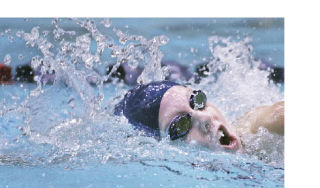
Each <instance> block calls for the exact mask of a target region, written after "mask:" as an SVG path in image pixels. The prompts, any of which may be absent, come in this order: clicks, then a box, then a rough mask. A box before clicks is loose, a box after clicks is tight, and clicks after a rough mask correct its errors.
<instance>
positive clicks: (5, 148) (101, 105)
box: [0, 18, 284, 187]
mask: <svg viewBox="0 0 320 188" xmlns="http://www.w3.org/2000/svg"><path fill="white" fill-rule="evenodd" d="M93 21H94V24H95V25H96V26H97V29H98V30H99V31H100V32H101V33H102V34H103V35H104V36H107V37H108V38H109V39H110V40H111V41H113V42H114V44H116V45H119V48H122V47H126V45H127V43H124V44H123V43H121V41H119V40H118V37H117V35H116V34H115V31H114V30H113V29H114V28H117V29H120V30H121V31H123V32H124V33H127V34H128V35H140V36H143V37H145V38H146V39H147V40H151V39H152V38H153V37H155V36H159V35H165V36H167V37H168V38H169V42H168V43H167V44H165V45H163V46H160V47H159V49H158V48H157V49H156V50H160V51H161V52H162V54H163V57H162V60H175V61H178V62H180V63H182V64H185V65H188V66H189V70H190V71H193V69H194V67H195V66H196V65H197V64H199V63H202V62H209V61H211V60H212V59H213V58H215V59H217V58H218V57H219V58H220V59H223V58H224V57H225V53H224V52H221V51H216V52H215V53H212V52H211V51H210V44H209V42H208V38H209V37H212V36H219V37H221V38H223V39H222V40H224V39H226V38H227V37H230V38H231V39H230V40H231V41H229V42H230V43H229V42H226V43H225V44H221V46H223V47H228V49H229V48H230V49H233V51H236V50H237V49H239V50H240V52H239V54H244V55H243V58H242V56H240V55H239V54H233V53H229V54H228V55H229V56H230V59H228V58H226V59H225V61H224V62H223V63H224V64H223V65H226V67H227V68H228V69H227V71H226V72H223V73H221V74H220V77H219V79H218V80H217V81H214V82H213V78H212V79H211V78H208V79H207V80H204V81H202V82H201V83H200V84H199V85H196V84H194V85H192V86H193V87H200V88H203V89H204V90H205V91H207V93H208V94H209V95H210V96H209V97H208V98H209V99H210V100H211V101H214V104H215V105H216V106H218V107H219V109H221V111H222V112H224V114H226V116H227V118H228V119H229V120H230V121H232V120H235V119H236V118H237V117H239V116H241V115H243V113H245V112H246V111H247V110H250V109H251V108H253V107H255V106H259V105H265V104H272V103H273V102H276V101H279V100H283V90H284V84H282V85H276V84H273V83H270V82H268V80H267V75H268V73H267V72H264V71H258V70H256V69H254V68H250V66H247V65H250V64H251V63H253V64H255V63H258V62H254V61H253V60H252V59H256V60H261V61H264V62H267V63H270V64H274V65H276V66H278V67H284V52H283V51H284V19H282V18H260V19H246V18H237V19H231V18H219V19H215V18H196V19H192V18H183V19H179V18H166V19H164V18H161V19H155V18H153V19H148V18H143V19H129V18H114V19H110V20H107V21H106V22H110V21H111V22H110V23H111V26H110V27H105V26H103V24H101V21H105V19H93ZM35 26H39V31H40V34H42V36H44V38H45V39H47V40H48V41H50V42H51V43H52V44H53V45H54V46H55V47H57V48H52V49H51V50H52V52H53V54H54V57H55V58H57V57H58V55H57V54H58V52H57V51H58V48H59V47H60V42H61V40H60V39H59V40H55V39H54V37H53V34H52V31H53V30H54V25H53V24H52V19H22V18H21V19H0V42H1V45H0V61H1V62H4V59H5V57H8V55H9V56H10V57H11V60H10V61H6V63H7V64H9V65H11V66H12V67H13V69H14V68H15V67H16V66H17V65H19V64H23V63H25V62H28V61H30V60H31V59H32V57H35V56H39V57H43V56H44V55H43V54H42V53H41V52H40V50H39V49H38V48H37V47H30V46H29V45H26V40H25V39H23V38H21V37H18V36H17V35H19V34H17V32H18V33H19V31H24V32H26V33H30V32H31V30H32V28H34V27H35ZM59 26H60V27H61V28H63V29H64V30H65V31H75V32H76V35H75V36H70V35H68V34H64V35H63V37H62V38H64V39H65V40H66V41H69V42H74V41H75V37H77V36H81V35H84V34H86V33H89V32H88V31H87V30H86V29H84V28H82V27H80V26H79V25H77V24H76V23H75V21H74V20H70V19H59ZM46 32H48V34H46ZM246 37H249V38H250V39H251V42H249V45H252V49H253V50H252V51H248V50H247V47H248V45H247V43H246V42H243V40H244V39H245V38H246ZM220 43H223V42H221V41H220ZM220 43H219V44H220ZM219 44H217V45H216V46H217V47H216V46H213V47H214V48H215V49H216V50H217V49H218V48H219ZM123 49H124V48H123ZM135 50H136V52H137V53H138V52H140V51H139V49H135ZM96 51H97V42H96V41H94V40H92V41H91V43H90V53H92V54H95V52H96ZM156 52H159V51H156ZM247 52H248V54H246V53H247ZM142 55H143V57H146V59H147V60H146V62H144V63H142V64H143V65H145V66H146V65H147V63H149V62H148V58H149V56H148V54H142ZM238 57H239V58H238ZM68 58H69V56H68ZM241 58H242V59H241ZM250 58H251V59H250ZM239 59H240V60H241V61H240V60H239ZM248 59H249V60H248ZM56 60H57V59H55V61H53V63H57V62H59V61H56ZM238 60H239V62H242V61H243V64H241V63H240V65H239V64H237V63H235V62H234V61H238ZM115 62H116V60H115V58H112V57H111V55H110V51H108V50H105V51H104V52H103V53H102V54H101V56H100V61H99V62H98V63H97V65H95V66H96V67H95V68H96V69H98V68H100V69H101V67H103V66H105V65H109V64H112V63H115ZM99 63H100V64H99ZM79 64H80V63H79ZM53 65H54V66H55V68H57V69H58V68H61V70H60V69H59V70H58V71H60V73H61V75H60V76H58V77H59V79H60V80H59V81H57V82H56V83H55V84H53V85H38V86H37V85H36V84H30V83H16V84H13V85H1V86H0V187H151V186H153V187H283V186H284V165H283V138H282V139H281V138H280V139H279V138H278V137H274V136H273V135H270V134H269V133H265V132H261V133H260V134H261V135H262V136H265V138H264V139H261V138H259V137H255V136H251V137H250V139H252V140H253V141H252V140H249V141H252V142H254V147H256V148H258V149H259V152H258V153H256V154H253V155H251V151H249V152H247V153H245V154H244V153H235V154H233V153H226V152H223V151H210V150H208V149H206V148H202V147H200V146H188V145H186V144H184V143H180V142H177V143H176V142H175V143H171V142H169V141H167V140H163V141H161V142H158V141H156V140H155V139H153V138H148V137H144V136H140V135H139V132H138V131H136V130H134V129H132V127H131V125H130V124H128V123H127V121H126V120H125V118H121V117H113V115H112V113H111V111H112V107H113V106H114V104H115V103H116V101H117V98H116V99H114V98H115V97H116V96H121V94H123V93H125V91H127V89H129V88H130V87H129V86H125V85H122V84H117V83H109V84H104V85H102V86H101V87H93V86H90V85H89V84H87V83H86V82H85V81H84V80H85V79H83V78H84V77H83V75H89V74H91V73H92V72H91V70H90V69H89V68H86V67H85V66H84V67H82V66H80V65H81V64H80V65H79V66H80V68H78V67H77V68H78V69H77V68H75V69H73V68H74V67H73V65H72V64H69V68H68V69H63V68H65V67H63V65H60V64H53ZM70 70H74V71H73V72H72V71H70ZM68 71H69V72H68ZM101 96H103V97H102V98H101ZM226 99H227V100H226ZM261 135H260V136H261ZM277 139H278V140H277ZM263 143H267V144H266V145H268V144H270V145H273V146H274V147H272V148H269V147H266V148H263V147H262V148H260V145H261V144H263Z"/></svg>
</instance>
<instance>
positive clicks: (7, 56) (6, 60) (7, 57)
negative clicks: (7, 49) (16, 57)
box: [3, 54, 11, 65]
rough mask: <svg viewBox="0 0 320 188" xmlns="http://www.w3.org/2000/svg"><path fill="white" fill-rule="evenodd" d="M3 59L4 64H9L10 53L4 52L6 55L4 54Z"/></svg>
mask: <svg viewBox="0 0 320 188" xmlns="http://www.w3.org/2000/svg"><path fill="white" fill-rule="evenodd" d="M3 61H4V64H5V65H9V64H10V63H11V55H10V54H6V55H5V56H4V59H3Z"/></svg>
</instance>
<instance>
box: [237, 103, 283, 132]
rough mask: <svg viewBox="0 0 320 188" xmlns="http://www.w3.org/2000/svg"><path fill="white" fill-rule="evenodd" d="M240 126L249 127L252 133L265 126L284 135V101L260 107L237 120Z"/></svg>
mask: <svg viewBox="0 0 320 188" xmlns="http://www.w3.org/2000/svg"><path fill="white" fill-rule="evenodd" d="M236 124H237V125H238V126H239V127H240V128H241V127H244V126H246V127H249V128H250V131H251V132H252V133H257V131H258V128H259V127H260V126H262V127H265V128H266V129H268V131H269V132H271V133H277V134H279V135H282V136H283V135H284V102H283V101H281V102H278V103H275V104H273V105H271V106H261V107H258V108H256V109H254V110H252V111H250V112H248V113H247V114H246V115H244V116H243V117H241V118H240V119H238V120H237V123H236Z"/></svg>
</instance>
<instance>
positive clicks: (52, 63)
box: [0, 19, 283, 176]
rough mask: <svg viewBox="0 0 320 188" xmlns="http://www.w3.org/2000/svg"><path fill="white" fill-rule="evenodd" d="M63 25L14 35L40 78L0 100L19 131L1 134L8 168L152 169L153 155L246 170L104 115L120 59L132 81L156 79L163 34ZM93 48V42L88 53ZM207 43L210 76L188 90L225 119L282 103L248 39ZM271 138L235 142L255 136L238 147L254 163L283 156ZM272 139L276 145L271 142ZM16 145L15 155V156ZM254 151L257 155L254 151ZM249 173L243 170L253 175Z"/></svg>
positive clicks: (160, 75) (236, 158) (238, 157)
mask: <svg viewBox="0 0 320 188" xmlns="http://www.w3.org/2000/svg"><path fill="white" fill-rule="evenodd" d="M70 21H72V22H73V23H75V24H76V25H77V26H78V27H80V28H81V29H82V31H81V32H79V31H67V30H65V29H63V27H61V26H60V24H59V23H60V20H59V19H54V20H53V21H52V25H53V31H48V32H43V31H41V28H40V27H38V26H37V27H34V28H32V29H31V31H19V32H17V33H16V35H17V36H19V37H21V38H23V39H24V40H25V42H26V46H28V47H31V48H37V49H38V50H39V51H40V52H41V55H39V56H36V57H34V58H33V59H32V61H31V66H32V67H33V68H34V69H39V70H40V75H39V77H38V78H37V79H36V81H37V87H36V88H32V89H30V90H28V91H30V92H29V93H27V96H26V97H25V100H23V101H19V102H17V103H16V105H12V104H8V103H6V102H3V104H4V106H5V108H0V110H1V111H0V116H1V117H5V119H6V120H8V119H10V118H11V117H12V116H14V117H15V119H16V120H14V121H13V122H11V124H10V125H12V126H15V127H16V126H18V127H19V131H17V132H14V133H12V135H14V139H15V140H14V141H13V140H12V139H10V138H4V139H3V140H4V141H3V142H1V143H4V144H3V145H1V146H0V148H1V151H2V152H3V153H6V155H1V157H0V162H1V163H10V162H8V161H10V160H11V163H13V164H17V163H19V164H22V165H40V166H41V165H48V166H50V165H63V166H68V167H74V166H82V165H85V164H88V163H90V162H98V163H103V164H104V163H109V162H119V163H121V162H123V163H125V162H128V161H144V162H145V161H149V163H146V164H147V165H153V164H152V161H154V160H156V161H162V162H163V163H166V161H171V162H172V161H174V162H175V164H184V165H187V166H189V167H190V168H194V167H196V168H202V169H206V170H207V169H213V168H214V167H213V166H215V167H216V169H219V170H221V171H231V172H234V171H237V170H234V166H236V165H238V169H239V170H240V171H241V170H244V169H246V168H247V166H242V165H241V164H242V162H244V161H246V159H244V158H243V156H242V154H232V155H230V154H228V153H224V152H220V151H217V152H215V153H214V152H212V151H210V150H206V149H204V148H200V147H199V146H195V145H191V146H187V145H186V144H184V143H181V142H174V143H172V142H169V140H167V139H164V140H162V141H160V142H158V141H156V140H155V139H154V138H149V137H145V136H143V135H141V133H140V132H139V131H136V130H134V129H133V128H132V126H131V125H130V124H128V122H127V120H126V119H125V118H124V117H114V116H113V114H112V111H113V107H114V105H115V104H116V103H117V101H119V100H120V99H121V98H120V97H119V96H123V94H124V93H125V92H126V91H127V89H128V87H127V86H124V85H123V84H121V83H120V84H118V83H117V84H116V83H111V84H104V82H105V81H107V80H108V79H109V77H110V76H111V75H112V73H113V72H114V71H116V69H117V67H119V66H120V65H121V64H122V63H128V64H129V65H130V66H131V67H132V68H136V67H138V66H139V65H140V66H143V67H144V71H143V72H142V74H141V75H140V77H139V79H138V82H139V83H148V82H150V81H156V80H163V79H164V78H165V76H166V72H167V69H166V68H161V64H160V63H161V60H162V58H163V53H162V52H161V50H160V48H161V46H163V45H166V44H167V43H168V42H169V38H168V37H166V36H164V35H160V36H154V37H152V38H151V39H147V38H146V37H144V36H139V35H130V34H128V33H126V32H124V31H121V30H120V29H118V28H116V27H113V26H112V22H111V21H110V20H105V21H103V22H102V23H95V22H94V21H92V20H89V19H72V20H70ZM99 24H102V25H103V26H104V29H105V30H106V31H107V32H109V33H111V34H110V35H106V34H103V33H104V32H106V31H105V30H104V31H103V32H102V31H101V30H99V29H98V27H97V25H99ZM83 30H84V31H83ZM113 36H115V37H113ZM50 38H53V41H51V40H49V39H50ZM92 44H95V46H96V48H94V49H92ZM209 46H210V51H211V57H207V59H210V63H209V69H210V71H209V75H208V77H207V78H205V79H202V80H201V82H200V84H194V83H191V87H194V88H199V89H203V90H205V91H206V92H207V93H208V96H209V101H214V104H215V105H216V106H218V108H219V109H221V111H222V112H223V113H224V114H225V115H226V116H227V117H228V119H229V120H231V121H234V120H235V119H236V118H237V117H239V116H241V115H243V114H244V113H245V112H246V111H248V110H250V109H252V108H253V107H256V106H259V105H265V104H272V103H273V102H276V101H278V100H282V99H283V97H282V94H281V91H280V89H279V87H278V86H276V85H274V84H273V83H272V82H269V81H268V79H267V75H268V72H266V71H262V70H259V69H258V65H259V61H256V60H255V59H254V57H253V55H252V51H253V48H252V46H251V45H250V39H249V38H245V39H242V40H234V39H232V38H225V37H219V36H212V37H210V38H209ZM102 56H108V58H107V60H106V61H102ZM111 64H114V67H113V69H112V71H111V72H110V73H109V74H108V75H105V72H102V71H99V70H101V69H105V68H106V67H107V66H109V65H111ZM101 67H102V68H101ZM48 74H54V76H55V78H54V83H53V84H52V85H48V84H47V83H46V82H43V80H44V78H45V77H46V75H48ZM244 83H245V84H244ZM262 94H263V96H262ZM10 107H12V108H10ZM9 109H10V110H9ZM13 114H19V115H13ZM8 121H9V120H8ZM1 128H2V127H1ZM261 137H264V139H261ZM258 138H260V139H258ZM274 138H275V137H272V136H271V135H270V134H269V133H268V132H266V131H265V130H260V132H259V133H258V134H257V135H250V136H249V137H247V139H245V140H244V142H246V143H250V142H254V144H253V145H251V146H249V147H247V148H248V153H250V154H252V155H253V156H256V158H257V160H260V159H262V160H264V161H265V162H270V163H277V164H278V163H280V164H281V163H282V162H283V156H281V155H278V154H277V153H280V154H281V153H283V145H281V143H280V142H281V141H282V140H281V139H278V141H279V143H278V142H277V143H275V142H274V141H272V140H275V139H274ZM266 142H267V143H268V144H266ZM282 143H283V141H282ZM273 144H278V145H277V146H279V147H276V148H274V147H270V146H271V145H273ZM262 145H266V148H263V147H262ZM17 148H18V149H19V151H21V154H15V153H16V151H17V150H18V149H17ZM259 148H260V149H259ZM257 149H259V151H258V152H255V151H257ZM268 153H271V155H267V154H268ZM226 158H228V160H226ZM279 158H280V160H279ZM19 161H20V162H19ZM150 161H151V162H150ZM246 162H248V161H246ZM254 162H256V161H254ZM257 163H259V162H257ZM166 165H168V164H166ZM173 166H174V165H173ZM263 168H264V167H261V168H258V170H256V171H260V170H261V169H263ZM172 169H174V167H172ZM248 171H249V173H248V174H250V173H252V171H253V172H256V171H255V170H248ZM235 174H237V173H235ZM248 176H249V175H248Z"/></svg>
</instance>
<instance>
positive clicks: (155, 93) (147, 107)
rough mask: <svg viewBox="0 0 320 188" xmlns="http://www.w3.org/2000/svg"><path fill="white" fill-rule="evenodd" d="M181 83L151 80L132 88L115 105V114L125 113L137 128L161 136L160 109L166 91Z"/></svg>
mask: <svg viewBox="0 0 320 188" xmlns="http://www.w3.org/2000/svg"><path fill="white" fill-rule="evenodd" d="M175 85H179V84H177V83H175V82H171V81H158V82H151V83H149V84H146V85H143V84H142V85H138V86H136V87H135V88H133V89H131V90H130V91H129V92H128V93H127V94H126V95H125V96H124V99H123V100H122V101H121V102H120V103H119V104H118V105H116V107H115V112H114V114H115V115H121V113H123V115H124V116H125V117H126V118H127V119H128V120H129V123H131V124H133V125H134V126H135V127H136V128H137V129H139V130H142V131H144V132H145V133H146V134H147V136H160V131H159V119H158V117H159V110H160V103H161V100H162V97H163V95H164V93H165V92H166V91H167V90H168V89H170V88H171V87H172V86H175Z"/></svg>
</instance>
